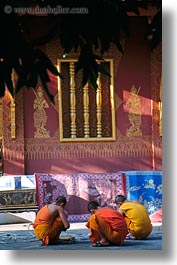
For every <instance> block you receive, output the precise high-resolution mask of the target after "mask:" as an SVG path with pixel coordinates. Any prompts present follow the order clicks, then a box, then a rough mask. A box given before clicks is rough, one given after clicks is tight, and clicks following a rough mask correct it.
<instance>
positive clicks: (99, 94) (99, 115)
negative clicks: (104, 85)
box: [96, 74, 102, 138]
mask: <svg viewBox="0 0 177 265" xmlns="http://www.w3.org/2000/svg"><path fill="white" fill-rule="evenodd" d="M97 84H98V88H97V91H96V117H97V137H98V138H99V137H102V122H101V119H102V111H101V107H102V90H101V79H100V74H98V80H97Z"/></svg>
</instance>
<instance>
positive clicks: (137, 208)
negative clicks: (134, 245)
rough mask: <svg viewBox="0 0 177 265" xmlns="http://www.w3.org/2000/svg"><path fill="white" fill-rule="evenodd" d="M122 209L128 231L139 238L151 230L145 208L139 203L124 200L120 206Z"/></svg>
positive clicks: (145, 235) (144, 236) (147, 234)
mask: <svg viewBox="0 0 177 265" xmlns="http://www.w3.org/2000/svg"><path fill="white" fill-rule="evenodd" d="M119 209H120V210H122V211H124V214H125V221H126V223H127V227H128V230H129V231H130V233H131V234H132V235H133V236H134V237H136V238H139V239H145V238H146V237H148V236H149V234H150V233H151V232H152V224H151V220H150V218H149V215H148V212H147V210H146V208H145V207H144V206H143V205H142V204H140V203H134V202H124V203H123V204H122V205H121V206H120V207H119Z"/></svg>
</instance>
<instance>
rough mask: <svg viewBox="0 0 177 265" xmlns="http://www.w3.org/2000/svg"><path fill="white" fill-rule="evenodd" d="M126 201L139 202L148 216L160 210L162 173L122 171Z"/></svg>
mask: <svg viewBox="0 0 177 265" xmlns="http://www.w3.org/2000/svg"><path fill="white" fill-rule="evenodd" d="M124 173H125V175H126V194H127V195H126V196H127V199H128V200H140V202H141V203H142V204H143V205H144V206H145V207H146V209H147V211H148V213H149V214H152V213H154V212H155V211H157V210H158V209H161V208H162V171H124Z"/></svg>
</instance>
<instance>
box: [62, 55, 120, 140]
mask: <svg viewBox="0 0 177 265" xmlns="http://www.w3.org/2000/svg"><path fill="white" fill-rule="evenodd" d="M76 62H77V60H75V59H58V70H59V72H60V73H61V74H62V75H63V77H64V78H63V79H61V78H58V90H59V93H58V97H59V112H58V113H59V134H60V135H59V138H60V141H61V142H71V141H73V142H74V141H75V142H77V141H114V140H116V123H115V96H114V83H113V80H114V63H113V60H112V59H105V60H104V61H103V62H99V63H101V64H103V67H104V68H105V69H106V70H107V72H109V74H110V75H111V78H110V77H109V76H106V75H102V74H99V75H98V80H97V84H98V88H97V90H96V91H95V90H94V89H93V88H92V87H90V85H89V84H88V83H87V84H86V85H85V86H84V87H82V75H81V73H79V72H78V73H77V74H76V72H75V67H76Z"/></svg>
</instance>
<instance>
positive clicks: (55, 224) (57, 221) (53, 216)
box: [33, 196, 70, 246]
mask: <svg viewBox="0 0 177 265" xmlns="http://www.w3.org/2000/svg"><path fill="white" fill-rule="evenodd" d="M66 203H67V201H66V198H65V197H63V196H59V197H58V198H57V199H56V200H55V202H53V203H51V204H47V205H45V206H43V207H42V208H41V209H40V210H39V212H38V213H37V215H36V218H35V221H34V223H33V227H34V234H35V236H36V237H37V238H38V239H39V240H41V241H42V245H43V246H47V245H51V244H55V243H57V242H58V241H59V235H60V233H61V232H62V231H66V230H67V229H69V228H70V224H69V222H68V219H67V214H66V212H65V210H64V208H65V206H66Z"/></svg>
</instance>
